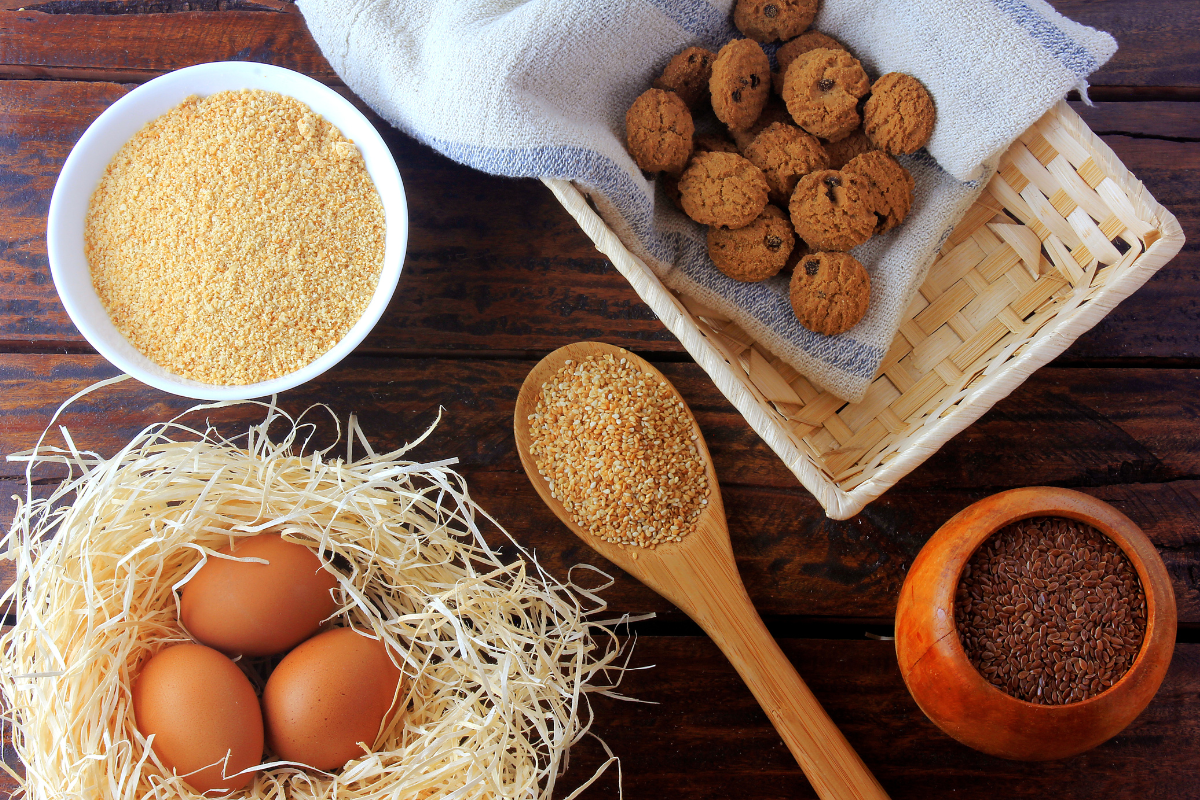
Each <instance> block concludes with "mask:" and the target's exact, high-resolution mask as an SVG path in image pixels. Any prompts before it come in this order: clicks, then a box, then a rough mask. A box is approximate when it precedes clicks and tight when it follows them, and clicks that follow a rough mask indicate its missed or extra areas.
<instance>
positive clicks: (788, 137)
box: [745, 122, 829, 205]
mask: <svg viewBox="0 0 1200 800" xmlns="http://www.w3.org/2000/svg"><path fill="white" fill-rule="evenodd" d="M745 155H746V158H748V159H750V163H751V164H753V165H754V166H756V167H758V168H759V169H761V170H762V171H763V175H765V176H766V177H767V186H768V187H769V189H770V192H769V196H770V199H771V201H772V202H774V203H779V204H780V205H784V204H786V203H787V202H788V200H789V199H791V196H792V191H793V190H794V189H795V188H796V182H797V181H799V180H800V178H802V177H803V176H805V175H807V174H808V173H810V172H815V171H816V170H819V169H825V168H826V167H828V165H829V156H827V155H825V150H824V149H823V148H822V147H821V143H820V142H819V141H817V138H816V137H815V136H810V135H809V134H807V133H805V132H804V131H802V130H800V129H799V128H797V127H796V126H795V125H789V124H788V123H786V122H776V123H774V124H772V125H771V126H770V127H768V128H767V129H766V130H764V131H763V132H762V133H760V134H759V135H758V136H756V137H755V139H754V141H753V142H751V143H750V145H749V146H748V147H746V150H745Z"/></svg>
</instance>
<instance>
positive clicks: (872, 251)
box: [298, 0, 1116, 401]
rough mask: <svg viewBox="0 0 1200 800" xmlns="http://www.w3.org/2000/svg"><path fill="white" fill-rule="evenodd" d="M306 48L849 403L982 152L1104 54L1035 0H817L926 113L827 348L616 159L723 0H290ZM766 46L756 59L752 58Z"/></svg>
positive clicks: (956, 209)
mask: <svg viewBox="0 0 1200 800" xmlns="http://www.w3.org/2000/svg"><path fill="white" fill-rule="evenodd" d="M298 5H299V7H300V10H301V12H302V13H303V14H304V18H305V20H306V21H307V23H308V26H309V29H310V30H311V31H312V34H313V36H314V38H315V39H316V41H317V43H318V45H319V46H320V48H321V52H322V53H323V54H324V55H325V57H326V58H327V59H328V60H329V63H330V64H331V65H332V66H333V68H334V69H335V70H336V71H337V73H338V75H339V76H341V78H342V79H343V80H344V81H345V82H346V85H347V86H349V87H350V89H352V90H353V91H354V92H355V93H356V94H357V95H358V96H359V97H361V98H362V99H363V100H365V101H366V102H367V103H368V104H369V105H370V106H371V107H372V108H373V109H374V110H375V111H376V112H377V113H378V114H379V115H380V116H382V117H383V118H384V119H386V120H388V121H389V122H391V123H392V124H393V125H395V126H396V127H398V128H399V129H401V130H403V131H404V132H406V133H408V134H409V135H411V136H413V137H414V138H416V139H418V140H419V141H421V142H424V143H425V144H427V145H429V146H430V147H432V148H434V149H435V150H437V151H439V152H441V153H444V154H445V155H447V156H449V157H450V158H453V159H455V160H456V161H459V162H462V163H464V164H467V165H469V166H472V167H475V168H476V169H480V170H483V171H485V172H489V173H493V174H498V175H508V176H514V177H552V178H561V179H565V180H571V181H574V182H575V183H576V185H578V186H579V187H580V188H581V189H583V190H584V191H585V192H587V194H588V195H589V196H590V197H591V198H592V200H593V202H594V203H595V204H596V207H597V209H598V210H599V212H600V213H601V215H602V216H603V217H604V219H605V221H606V222H608V224H609V226H610V227H612V228H613V230H614V232H616V234H617V235H618V236H619V237H620V239H621V240H622V242H624V244H625V246H626V247H628V248H629V249H630V250H631V251H632V252H633V253H634V254H635V255H637V256H638V257H640V258H641V259H642V260H644V261H645V262H646V264H647V265H648V266H649V267H650V268H651V269H652V270H654V272H655V273H656V274H657V275H658V277H659V279H660V280H661V281H662V282H663V283H664V284H665V285H666V286H667V287H668V288H671V289H674V290H676V291H679V292H682V293H684V294H688V295H691V296H693V297H695V298H696V299H697V300H699V301H700V302H702V303H703V304H705V305H707V306H709V307H711V308H713V309H715V310H717V311H719V312H721V313H723V314H726V315H727V316H729V318H731V319H733V320H734V321H735V322H737V323H738V325H740V326H741V327H742V328H743V329H744V330H745V331H746V332H747V333H749V334H750V335H751V336H753V337H755V339H756V340H757V341H759V342H760V343H761V344H763V345H764V346H766V347H767V348H768V349H770V350H771V351H772V352H773V353H775V354H776V355H777V356H779V357H780V358H782V359H783V360H784V361H785V362H787V363H789V364H791V365H792V366H793V367H795V368H796V369H797V370H798V371H799V372H801V373H802V374H804V375H805V376H806V377H808V378H809V379H810V380H812V381H813V382H814V383H816V384H818V385H820V386H822V387H824V388H826V389H828V390H830V391H832V392H833V393H835V394H836V395H838V396H840V397H843V398H845V399H847V400H850V401H853V400H857V399H859V398H860V397H861V396H862V394H863V392H865V391H866V388H867V386H868V385H869V384H870V381H871V379H872V378H873V377H874V375H875V372H876V370H877V369H878V367H879V364H880V362H881V361H882V360H883V357H884V355H885V353H886V352H887V350H888V347H889V345H890V344H891V340H892V337H893V336H894V335H895V334H896V330H897V328H898V326H899V324H900V319H901V316H902V314H903V313H904V310H905V308H906V307H907V306H908V304H909V302H910V301H911V300H912V298H913V295H914V294H915V293H916V291H917V289H918V288H919V287H920V285H921V282H922V280H923V279H924V276H925V272H926V270H927V269H928V267H929V264H930V263H931V262H932V261H933V259H934V257H935V256H936V254H937V252H938V250H939V249H940V247H941V245H942V243H943V242H944V241H945V238H946V237H947V236H948V235H949V233H950V231H951V229H952V228H953V226H954V224H955V223H956V222H957V221H958V220H959V219H960V218H961V216H962V214H963V213H964V212H965V211H966V209H967V208H968V207H969V206H970V204H971V203H972V202H973V201H974V200H975V198H976V197H977V196H978V195H979V193H980V192H981V191H982V189H983V186H984V185H985V184H986V181H987V180H988V178H989V177H990V175H991V173H992V171H993V170H994V168H995V159H996V157H997V156H998V154H999V153H1001V152H1002V151H1003V150H1004V148H1005V147H1007V146H1008V144H1009V143H1011V142H1012V141H1013V140H1014V139H1015V138H1016V137H1017V136H1018V135H1019V134H1020V133H1021V132H1023V131H1024V130H1025V129H1026V128H1027V127H1029V125H1030V124H1032V123H1033V122H1034V121H1036V120H1037V119H1038V118H1039V117H1040V116H1041V115H1042V114H1044V113H1045V112H1046V111H1047V110H1049V109H1050V107H1051V106H1052V105H1053V104H1054V103H1055V102H1057V101H1058V100H1059V98H1061V97H1062V96H1063V95H1064V94H1066V92H1067V91H1069V90H1070V89H1071V88H1073V87H1077V86H1078V87H1080V88H1085V86H1086V84H1084V83H1083V82H1084V80H1085V78H1086V77H1087V76H1088V75H1089V74H1091V73H1092V72H1093V71H1094V70H1096V69H1097V68H1098V67H1099V66H1100V65H1102V64H1103V63H1104V62H1105V61H1107V60H1108V59H1109V58H1110V57H1111V56H1112V54H1113V53H1114V52H1115V51H1116V42H1114V41H1113V39H1112V37H1111V36H1109V35H1108V34H1106V33H1102V32H1099V31H1095V30H1093V29H1091V28H1088V27H1085V26H1083V25H1079V24H1077V23H1075V22H1072V21H1070V20H1068V19H1066V18H1065V17H1063V16H1061V15H1060V14H1058V13H1057V12H1056V11H1054V10H1053V9H1052V8H1051V7H1050V6H1049V5H1048V4H1047V3H1046V2H1044V0H907V1H905V0H823V2H822V4H821V9H820V12H819V13H818V16H817V19H816V22H815V23H814V26H813V27H814V28H816V29H817V30H821V31H823V32H825V33H827V34H829V35H831V36H833V37H834V38H836V39H838V40H840V41H841V42H843V43H844V44H845V45H846V46H847V47H848V48H849V49H850V50H851V51H852V52H853V53H854V55H855V56H857V57H858V58H859V59H861V60H862V62H863V66H864V67H865V68H866V69H867V72H868V74H869V75H870V76H871V77H872V78H875V77H878V76H879V75H881V74H883V73H886V72H893V71H895V72H906V73H909V74H911V75H914V76H916V77H917V78H918V79H920V80H921V81H922V82H923V83H924V84H925V85H926V86H927V87H928V88H929V90H930V92H931V94H932V95H933V98H934V102H935V104H936V105H937V110H938V120H937V125H936V127H935V129H934V133H933V138H932V139H931V140H930V142H929V145H928V147H927V148H926V150H924V151H921V152H919V153H917V154H915V155H913V156H907V157H902V158H900V159H899V160H900V161H901V163H902V164H904V165H905V166H906V167H907V168H908V169H909V170H910V172H912V175H913V178H914V181H915V184H916V189H915V195H914V201H913V207H912V210H911V212H910V213H909V217H908V219H907V220H906V221H905V222H904V224H903V225H901V226H900V227H899V228H896V229H895V230H892V231H890V232H889V233H887V234H884V235H883V236H878V237H875V238H874V239H872V240H871V241H869V242H867V243H866V244H864V245H862V246H860V247H858V248H855V250H854V251H853V254H854V255H855V256H856V257H857V258H858V259H859V260H860V261H861V262H862V263H863V265H864V266H865V267H866V268H867V271H868V273H869V274H870V276H871V302H870V306H869V308H868V311H867V314H866V316H865V317H864V318H863V319H862V321H861V322H860V323H859V324H858V325H856V326H855V327H854V328H852V329H851V330H849V331H847V332H846V333H844V334H841V335H839V336H833V337H827V336H822V335H819V334H815V333H812V332H811V331H808V330H806V329H804V328H803V327H802V326H801V325H800V324H799V323H798V322H797V321H796V319H795V317H794V316H793V314H792V311H791V306H790V304H789V302H788V291H787V289H788V285H787V280H786V278H784V277H776V278H772V279H770V280H768V281H764V282H763V283H757V284H745V283H739V282H737V281H734V280H732V279H730V278H727V277H726V276H725V275H723V274H722V273H720V272H719V271H718V270H717V269H716V267H715V266H713V264H712V262H711V260H710V259H709V258H708V255H707V252H706V245H705V229H704V227H703V226H701V225H698V224H696V223H694V222H692V221H691V220H689V219H687V218H686V217H685V216H684V215H683V214H682V213H680V212H679V211H678V210H677V209H676V208H675V207H674V206H673V205H672V204H671V203H670V201H669V200H667V199H666V197H665V195H664V193H663V191H662V190H661V189H658V190H657V191H656V181H655V180H654V179H653V178H648V177H647V176H646V175H644V174H643V173H642V172H641V171H640V170H639V169H638V168H637V166H636V165H635V164H634V162H633V159H632V158H630V156H629V154H628V153H627V152H626V151H625V146H624V141H625V111H626V110H627V109H628V108H629V106H630V104H631V103H632V102H633V100H634V99H635V98H636V97H637V96H638V95H639V94H641V93H642V92H643V91H645V90H646V89H647V88H649V86H650V82H651V81H652V80H653V79H654V78H655V77H656V76H657V75H658V74H659V73H660V72H661V71H662V69H663V67H664V66H665V65H666V63H667V62H668V61H669V60H670V58H671V56H673V55H674V54H675V53H677V52H679V51H680V50H682V49H684V48H685V47H689V46H692V45H699V46H702V47H706V48H708V49H710V50H713V51H714V52H715V51H716V50H718V49H720V47H721V46H722V45H723V44H724V43H725V42H727V41H729V40H730V39H732V38H734V37H737V36H740V34H739V33H738V32H737V30H736V29H735V28H734V27H733V25H732V21H731V9H732V6H733V0H711V2H704V0H299V3H298ZM768 50H769V51H773V48H771V47H768Z"/></svg>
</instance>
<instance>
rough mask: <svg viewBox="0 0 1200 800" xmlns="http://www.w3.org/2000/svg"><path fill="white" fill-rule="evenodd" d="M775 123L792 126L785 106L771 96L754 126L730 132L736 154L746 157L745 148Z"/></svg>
mask: <svg viewBox="0 0 1200 800" xmlns="http://www.w3.org/2000/svg"><path fill="white" fill-rule="evenodd" d="M776 122H786V123H787V124H788V125H794V124H795V123H794V122H792V115H791V114H789V113H788V110H787V106H785V105H784V104H783V101H782V100H780V99H779V98H778V97H775V96H774V95H772V96H771V97H770V98H768V99H767V104H766V105H765V106H763V110H762V113H761V114H759V115H758V119H756V120H755V121H754V124H753V125H751V126H750V127H749V128H746V130H744V131H730V132H729V135H730V136H732V137H733V141H734V142H735V143H736V144H737V147H738V152H739V153H741V154H742V155H746V148H747V147H749V146H750V143H751V142H753V141H754V139H755V138H756V137H757V136H758V135H759V134H760V133H762V132H763V131H765V130H766V129H767V128H769V127H771V125H773V124H775V123H776Z"/></svg>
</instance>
